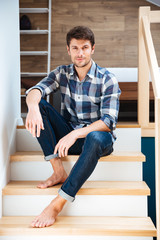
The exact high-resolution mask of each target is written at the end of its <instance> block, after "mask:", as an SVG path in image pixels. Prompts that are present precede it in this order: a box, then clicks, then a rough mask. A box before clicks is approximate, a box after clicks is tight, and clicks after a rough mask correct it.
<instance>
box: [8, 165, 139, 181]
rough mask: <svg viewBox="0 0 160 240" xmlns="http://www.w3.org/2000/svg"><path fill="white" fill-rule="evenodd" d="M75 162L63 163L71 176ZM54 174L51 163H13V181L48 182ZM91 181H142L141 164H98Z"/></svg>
mask: <svg viewBox="0 0 160 240" xmlns="http://www.w3.org/2000/svg"><path fill="white" fill-rule="evenodd" d="M74 164H75V162H63V165H64V168H65V170H66V172H67V174H69V172H70V170H71V168H72V167H73V165H74ZM52 173H53V170H52V167H51V164H50V162H46V161H44V162H12V163H11V180H15V181H16V180H17V181H27V180H28V181H39V180H46V179H47V178H48V177H49V176H51V174H52ZM88 180H90V181H141V180H142V163H141V162H98V164H97V166H96V168H95V170H94V171H93V173H92V174H91V176H90V178H89V179H88Z"/></svg>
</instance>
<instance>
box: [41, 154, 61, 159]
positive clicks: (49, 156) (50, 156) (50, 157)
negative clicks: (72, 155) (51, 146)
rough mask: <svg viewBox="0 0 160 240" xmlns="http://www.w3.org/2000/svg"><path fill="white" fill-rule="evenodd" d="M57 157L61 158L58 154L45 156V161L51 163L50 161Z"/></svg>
mask: <svg viewBox="0 0 160 240" xmlns="http://www.w3.org/2000/svg"><path fill="white" fill-rule="evenodd" d="M56 157H59V156H58V153H56V154H51V155H48V156H45V157H44V159H45V160H46V161H49V160H51V159H52V158H56Z"/></svg>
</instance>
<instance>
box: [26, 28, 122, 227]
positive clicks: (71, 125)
mask: <svg viewBox="0 0 160 240" xmlns="http://www.w3.org/2000/svg"><path fill="white" fill-rule="evenodd" d="M66 39H67V51H68V54H69V55H70V56H71V61H72V63H73V64H71V65H68V66H64V65H63V66H59V67H57V68H56V69H55V70H53V71H52V72H51V73H50V74H49V75H48V77H45V78H44V79H43V80H42V81H41V82H39V83H38V84H37V85H36V86H34V87H33V88H31V89H29V90H28V91H27V98H26V102H27V106H28V114H27V118H26V128H27V129H28V130H29V131H30V132H31V134H32V135H33V136H34V137H37V139H38V141H39V143H40V145H41V148H42V150H43V152H44V156H45V160H47V161H50V163H51V164H52V167H53V170H54V173H53V174H52V176H51V177H50V178H48V179H47V180H46V181H44V182H41V183H40V184H39V185H38V186H37V187H39V188H42V189H44V188H47V187H51V186H54V185H55V184H58V183H62V186H61V188H60V189H59V192H58V195H57V197H56V198H55V199H54V200H53V201H52V202H51V203H50V204H49V206H48V207H47V208H45V209H44V211H43V212H42V213H41V214H40V215H39V216H38V217H36V218H35V219H34V220H33V222H32V223H31V226H32V227H47V226H50V225H52V224H53V223H54V222H55V219H56V217H57V215H58V214H59V212H60V211H61V210H62V208H63V206H64V205H65V203H66V202H67V201H70V202H72V201H74V199H75V195H76V193H77V192H78V190H79V189H80V188H81V186H82V185H83V183H84V182H85V181H86V180H87V179H88V177H89V176H90V175H91V173H92V172H93V170H94V169H95V167H96V164H97V162H98V159H99V158H100V157H101V156H104V155H109V154H111V153H112V151H113V143H114V141H115V136H114V133H113V130H114V129H115V127H116V123H117V118H118V111H119V95H120V89H119V86H118V82H117V80H116V78H115V77H114V75H113V74H111V73H110V72H108V71H107V69H106V68H101V67H99V66H98V65H97V64H96V63H95V62H94V61H93V60H92V58H91V57H92V54H93V53H94V50H95V41H94V34H93V32H92V31H91V30H90V29H89V28H87V27H83V26H78V27H75V28H73V29H71V30H70V31H69V32H68V34H67V38H66ZM58 88H59V89H60V92H61V115H60V114H59V113H58V112H56V110H55V109H54V108H53V107H52V106H51V105H50V104H49V103H47V102H46V101H45V100H44V99H43V97H44V96H45V95H47V94H50V93H51V92H52V91H56V90H57V89H58ZM68 153H69V154H80V156H79V158H78V160H77V162H76V163H75V165H74V167H73V168H72V170H71V172H70V174H69V176H67V173H66V172H65V170H64V168H63V165H62V162H61V157H64V156H67V155H68Z"/></svg>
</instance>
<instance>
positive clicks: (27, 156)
mask: <svg viewBox="0 0 160 240" xmlns="http://www.w3.org/2000/svg"><path fill="white" fill-rule="evenodd" d="M77 158H78V155H68V156H67V157H63V158H62V161H76V160H77ZM10 160H11V162H19V161H44V156H43V153H42V152H41V151H22V152H16V153H15V154H13V155H11V156H10ZM99 161H107V162H114V161H115V162H145V155H144V154H143V153H141V152H137V151H135V152H129V151H128V152H127V151H114V152H113V153H112V154H110V155H109V156H104V157H101V158H100V159H99Z"/></svg>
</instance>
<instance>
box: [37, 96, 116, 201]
mask: <svg viewBox="0 0 160 240" xmlns="http://www.w3.org/2000/svg"><path fill="white" fill-rule="evenodd" d="M39 107H40V112H41V115H42V119H43V123H44V130H41V134H40V137H38V138H37V139H38V142H39V143H40V145H41V148H42V150H43V153H44V156H45V160H50V159H52V158H55V157H56V156H55V155H54V154H53V153H54V148H55V145H56V144H57V142H58V141H59V140H60V139H61V138H62V137H64V136H65V135H67V134H68V133H70V132H71V131H73V130H74V129H73V128H72V126H71V125H70V124H69V123H68V122H67V121H66V120H65V119H64V118H63V117H62V116H61V115H60V114H59V113H58V112H57V111H56V110H55V109H54V108H53V107H52V106H51V105H50V104H49V103H47V102H46V101H45V100H44V99H42V100H41V101H40V103H39ZM112 152H113V141H112V135H111V133H109V132H101V131H93V132H90V133H89V134H88V135H87V136H86V138H80V139H77V141H76V142H75V143H74V144H73V146H71V147H70V149H69V154H71V155H75V154H78V155H80V156H79V158H78V160H77V161H76V163H75V165H74V166H73V168H72V170H71V172H70V174H69V176H68V178H67V179H66V181H65V182H64V183H63V185H62V186H61V188H60V189H59V191H58V193H59V195H61V196H62V197H63V198H64V199H66V200H68V201H70V202H73V201H74V199H75V195H76V193H77V192H78V190H79V189H80V188H81V186H82V185H83V183H84V182H85V181H86V180H87V179H88V178H89V176H90V175H91V173H92V172H93V170H94V169H95V167H96V165H97V163H98V159H99V158H100V157H102V156H105V155H109V154H111V153H112Z"/></svg>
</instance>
